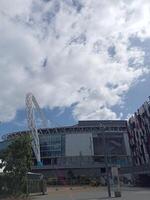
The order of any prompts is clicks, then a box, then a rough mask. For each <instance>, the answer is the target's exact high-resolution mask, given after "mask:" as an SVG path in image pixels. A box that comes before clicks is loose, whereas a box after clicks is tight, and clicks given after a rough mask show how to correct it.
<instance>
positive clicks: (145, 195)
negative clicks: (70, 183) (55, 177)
mask: <svg viewBox="0 0 150 200" xmlns="http://www.w3.org/2000/svg"><path fill="white" fill-rule="evenodd" d="M112 196H113V195H112ZM31 199H32V200H107V199H109V198H108V197H107V190H106V188H102V187H96V188H94V187H72V188H70V187H57V188H55V187H54V188H48V191H47V195H32V196H31ZM112 199H113V200H150V188H133V187H124V188H122V197H121V198H114V197H113V198H112Z"/></svg>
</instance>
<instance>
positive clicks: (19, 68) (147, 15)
mask: <svg viewBox="0 0 150 200" xmlns="http://www.w3.org/2000/svg"><path fill="white" fill-rule="evenodd" d="M149 19H150V2H149V1H148V0H132V1H129V0H114V1H112V0H108V1H105V0H101V1H97V0H62V1H59V0H14V1H11V0H1V1H0V36H1V37H0V58H1V59H0V90H1V97H0V121H1V122H2V123H1V124H0V135H3V134H5V133H8V132H12V131H17V130H24V129H26V128H27V123H26V112H25V97H26V94H27V93H28V92H32V93H33V94H34V96H35V97H36V99H37V101H38V103H39V105H40V107H41V108H42V109H43V111H44V113H45V115H46V118H47V120H48V126H57V125H58V126H60V125H72V124H74V123H77V121H78V120H82V119H84V120H85V119H127V117H128V116H130V115H131V114H132V113H133V112H135V111H136V109H137V108H138V107H139V106H140V105H141V104H142V103H143V102H144V101H146V100H147V98H148V96H150V92H149V86H150V53H149V52H150V23H149ZM50 121H53V122H52V123H51V122H50ZM37 125H38V126H40V123H39V119H37Z"/></svg>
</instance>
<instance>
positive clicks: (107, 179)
mask: <svg viewBox="0 0 150 200" xmlns="http://www.w3.org/2000/svg"><path fill="white" fill-rule="evenodd" d="M101 127H102V134H103V135H102V138H103V149H104V163H105V169H106V182H107V190H108V196H109V197H111V190H110V180H109V167H108V152H107V142H106V137H105V133H106V128H105V126H104V125H103V124H101Z"/></svg>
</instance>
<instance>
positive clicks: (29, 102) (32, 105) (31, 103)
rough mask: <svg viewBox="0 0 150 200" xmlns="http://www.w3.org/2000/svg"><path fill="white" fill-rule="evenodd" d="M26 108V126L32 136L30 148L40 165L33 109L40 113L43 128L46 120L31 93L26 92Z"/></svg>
mask: <svg viewBox="0 0 150 200" xmlns="http://www.w3.org/2000/svg"><path fill="white" fill-rule="evenodd" d="M26 109H27V121H28V127H29V129H30V131H31V136H32V148H33V151H34V154H35V157H36V160H37V163H38V165H41V156H40V142H39V135H38V131H37V128H36V123H35V116H34V109H36V110H37V111H38V113H39V115H40V118H41V120H42V126H43V128H46V127H47V121H46V118H45V117H44V115H43V112H42V110H41V109H40V106H39V104H38V102H37V101H36V99H35V97H34V96H33V94H32V93H28V94H27V95H26Z"/></svg>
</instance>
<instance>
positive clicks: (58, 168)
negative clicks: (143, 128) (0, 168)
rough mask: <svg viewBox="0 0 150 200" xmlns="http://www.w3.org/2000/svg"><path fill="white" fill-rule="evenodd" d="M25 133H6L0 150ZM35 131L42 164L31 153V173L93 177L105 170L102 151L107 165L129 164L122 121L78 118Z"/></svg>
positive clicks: (121, 165) (27, 132) (125, 124)
mask: <svg viewBox="0 0 150 200" xmlns="http://www.w3.org/2000/svg"><path fill="white" fill-rule="evenodd" d="M29 133H30V131H22V132H16V133H12V134H8V135H7V136H5V139H4V141H3V142H1V143H0V150H2V149H4V148H5V147H6V146H7V145H8V143H9V142H11V140H13V139H14V138H15V137H19V136H20V135H22V134H29ZM38 133H39V141H40V155H41V161H42V163H43V166H41V167H39V166H37V163H36V159H35V157H34V156H33V160H34V166H33V168H32V169H33V171H34V172H42V173H44V174H45V175H47V176H61V175H62V174H63V176H66V175H67V173H68V171H70V170H72V172H73V173H74V175H76V176H79V175H85V176H92V177H93V176H94V177H97V176H100V174H102V173H105V162H104V160H105V159H104V154H107V161H108V165H109V166H112V165H118V166H119V167H124V166H128V165H129V163H130V147H129V141H128V132H127V122H126V121H125V120H101V121H99V120H94V121H79V122H78V124H76V125H74V126H67V127H57V128H47V129H38ZM104 144H105V145H104Z"/></svg>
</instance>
